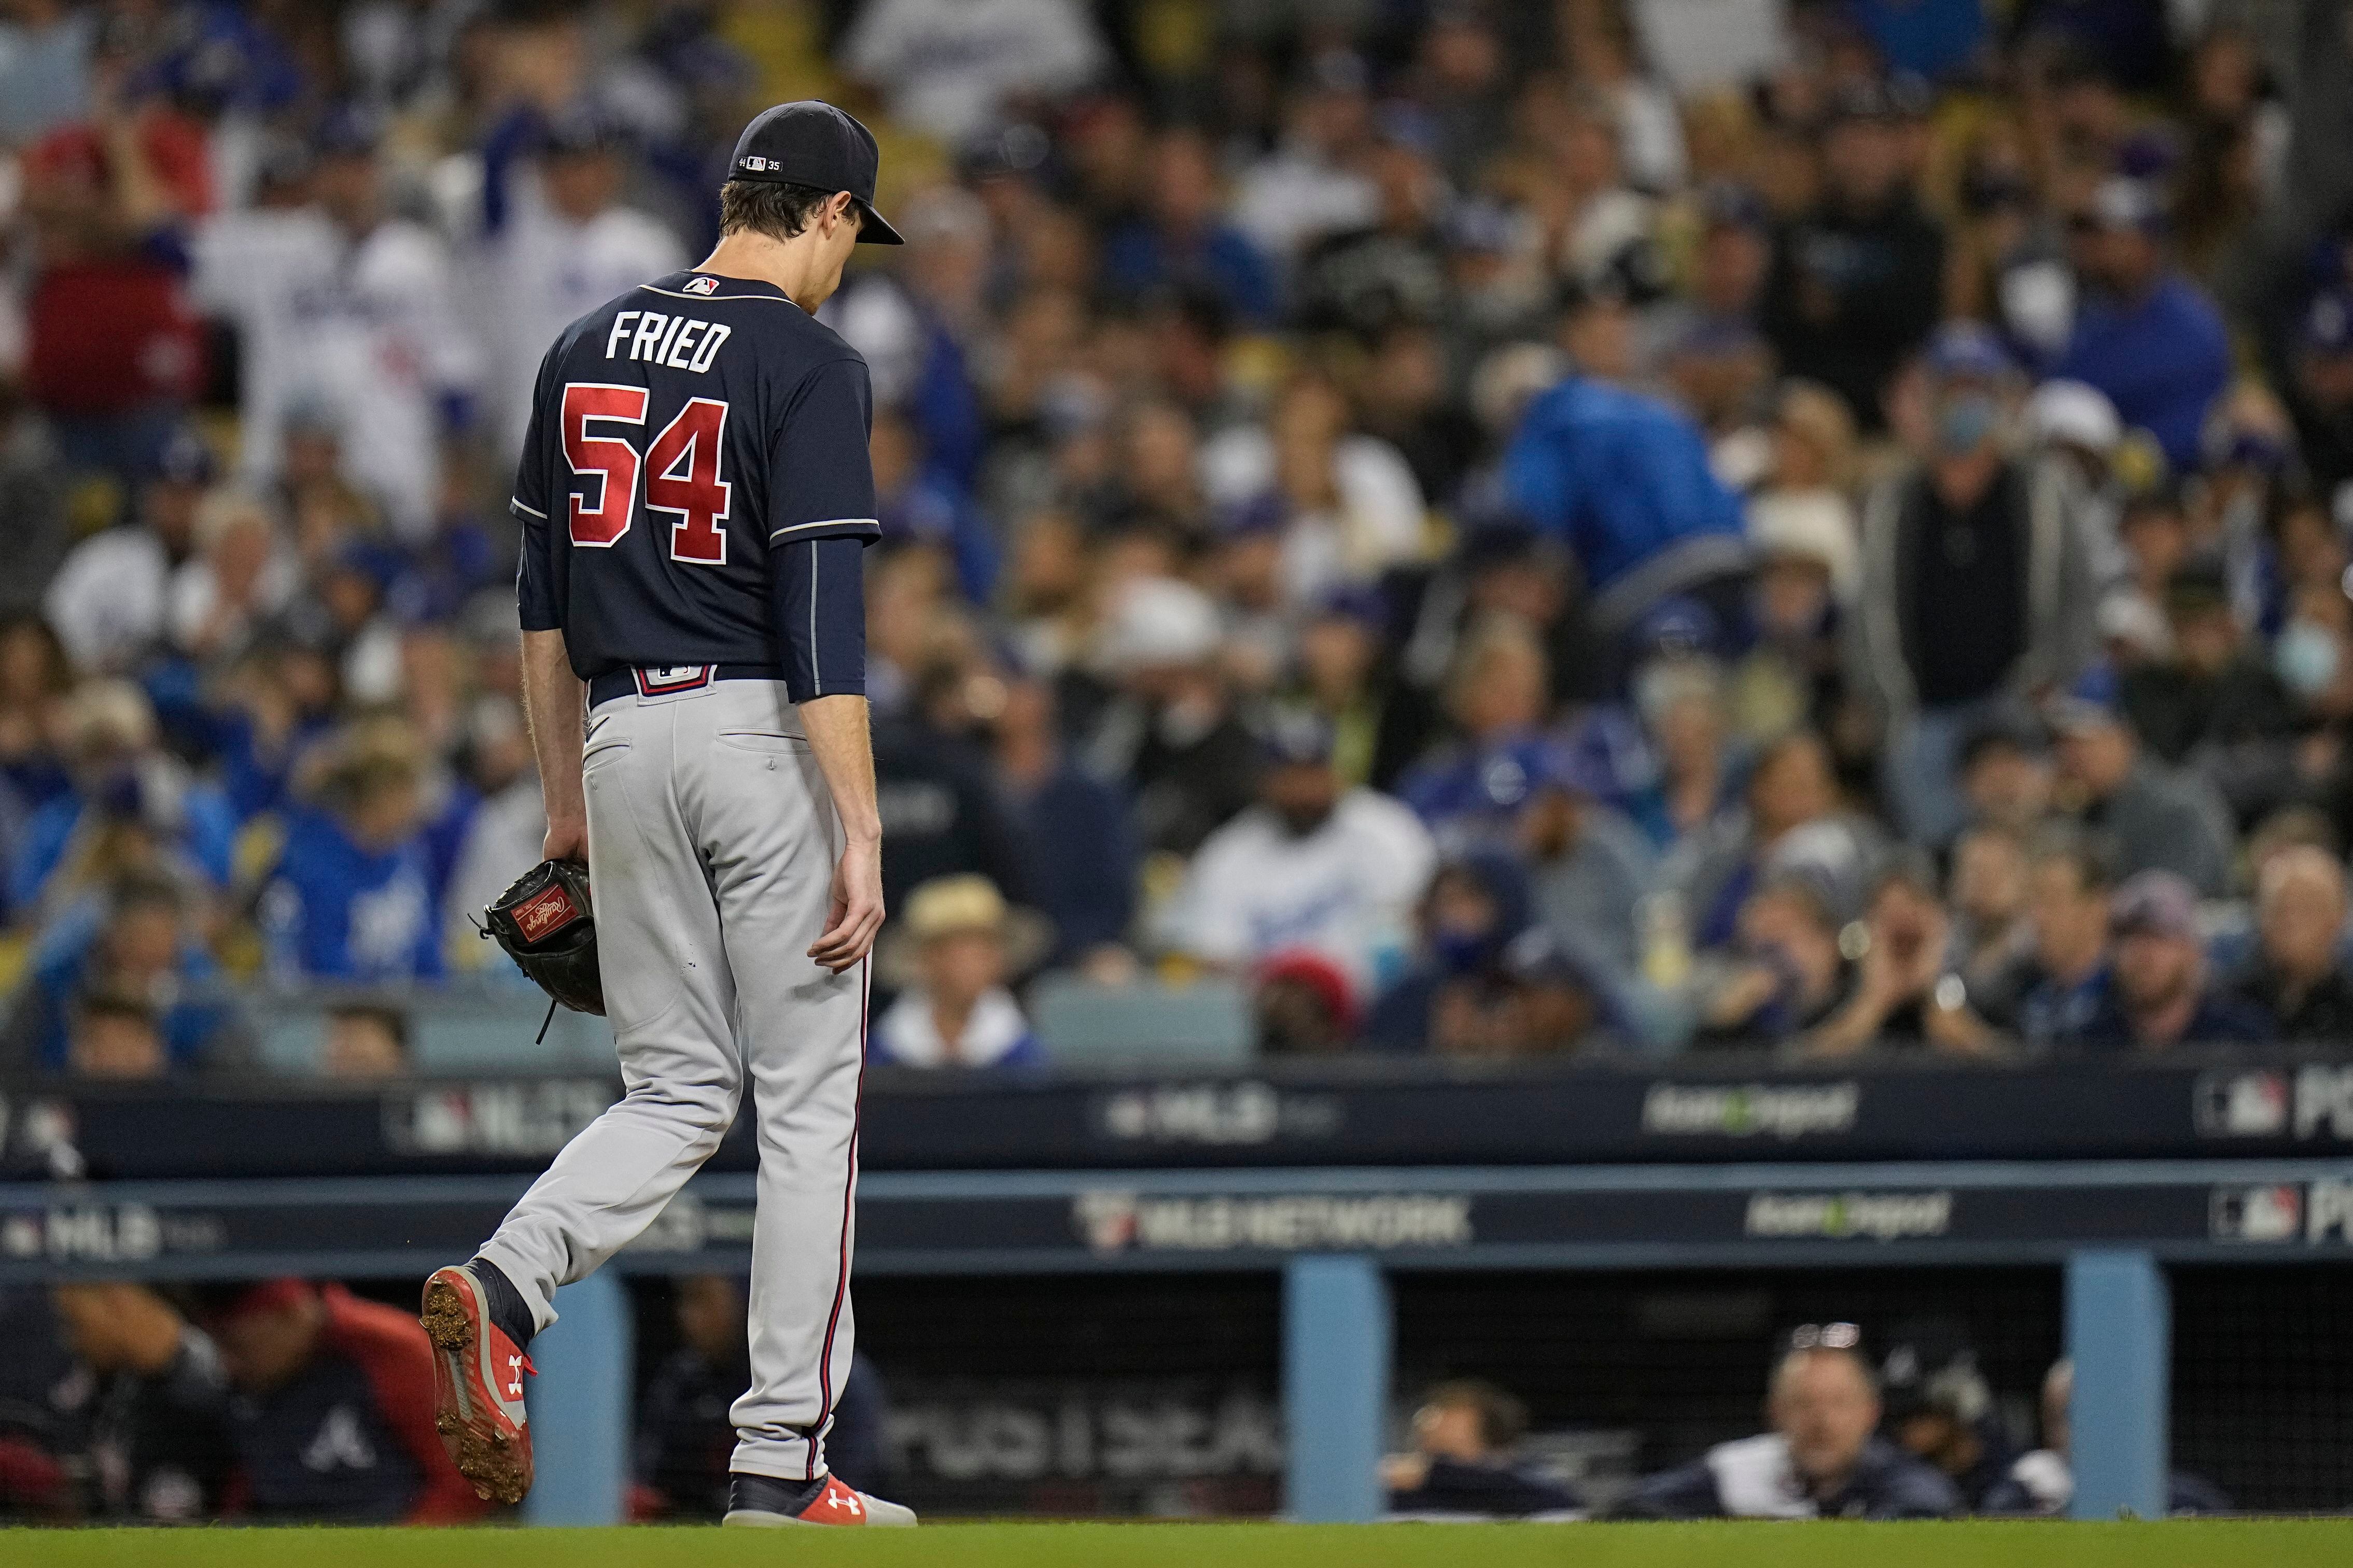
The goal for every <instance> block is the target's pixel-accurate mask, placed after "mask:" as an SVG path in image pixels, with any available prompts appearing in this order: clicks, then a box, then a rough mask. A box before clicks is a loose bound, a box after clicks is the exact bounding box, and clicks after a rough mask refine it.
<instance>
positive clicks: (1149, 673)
mask: <svg viewBox="0 0 2353 1568" xmlns="http://www.w3.org/2000/svg"><path fill="white" fill-rule="evenodd" d="M1218 645H1219V626H1218V612H1217V606H1216V605H1213V604H1212V603H1211V602H1210V601H1209V599H1208V596H1207V595H1204V594H1203V593H1201V591H1200V590H1199V589H1198V588H1195V587H1193V586H1191V585H1190V584H1185V583H1179V582H1176V581H1175V580H1174V579H1170V578H1165V577H1143V578H1139V579H1138V580H1136V581H1134V582H1133V583H1130V584H1128V585H1127V586H1126V587H1125V588H1124V590H1122V591H1121V592H1120V594H1119V595H1118V599H1117V602H1116V603H1115V604H1114V605H1113V607H1112V610H1111V615H1110V618H1109V620H1108V622H1107V623H1106V624H1105V626H1103V633H1102V636H1101V638H1100V639H1099V642H1098V645H1097V659H1098V661H1099V664H1100V667H1101V668H1102V669H1103V671H1104V672H1105V673H1106V674H1107V675H1108V676H1110V678H1111V679H1113V681H1114V682H1115V683H1116V685H1117V688H1118V693H1119V694H1118V696H1117V697H1116V698H1115V699H1114V700H1113V702H1112V703H1111V704H1110V705H1109V706H1108V707H1107V708H1106V709H1105V710H1104V711H1103V716H1102V718H1101V719H1100V720H1099V721H1098V722H1097V724H1096V725H1095V728H1094V731H1093V733H1092V735H1091V736H1089V737H1088V738H1087V740H1086V742H1085V743H1084V745H1083V747H1082V753H1081V763H1082V766H1085V767H1086V768H1087V769H1088V770H1089V771H1090V772H1092V773H1095V774H1096V775H1097V776H1098V777H1103V778H1118V777H1123V776H1124V777H1127V778H1130V779H1132V780H1134V784H1135V818H1136V826H1137V829H1138V831H1139V832H1140V833H1141V835H1142V837H1143V839H1144V844H1145V847H1146V848H1147V849H1149V850H1169V851H1173V852H1175V853H1176V854H1178V855H1189V854H1191V853H1192V852H1193V851H1194V850H1196V849H1198V848H1199V847H1200V845H1201V842H1202V840H1204V839H1206V838H1207V837H1208V836H1209V835H1210V833H1211V832H1213V831H1214V830H1215V829H1216V828H1217V827H1218V826H1219V824H1221V823H1223V822H1225V821H1226V820H1227V819H1228V818H1229V817H1230V816H1233V815H1234V814H1235V813H1236V812H1238V811H1240V810H1241V809H1242V808H1243V807H1244V806H1246V805H1249V804H1250V801H1251V799H1252V798H1253V796H1254V795H1255V793H1256V784H1257V764H1256V756H1257V742H1254V741H1252V740H1251V739H1250V733H1249V731H1247V730H1245V729H1244V728H1243V727H1242V724H1241V721H1240V719H1239V718H1238V717H1237V716H1236V715H1235V713H1234V710H1233V701H1232V697H1231V694H1230V693H1229V691H1228V690H1227V689H1226V684H1225V681H1224V679H1222V678H1221V676H1220V675H1219V670H1218V668H1217V662H1216V659H1217V653H1218ZM883 826H884V831H885V833H886V834H887V833H888V831H889V829H890V818H889V815H888V814H887V813H886V814H885V815H884V818H883Z"/></svg>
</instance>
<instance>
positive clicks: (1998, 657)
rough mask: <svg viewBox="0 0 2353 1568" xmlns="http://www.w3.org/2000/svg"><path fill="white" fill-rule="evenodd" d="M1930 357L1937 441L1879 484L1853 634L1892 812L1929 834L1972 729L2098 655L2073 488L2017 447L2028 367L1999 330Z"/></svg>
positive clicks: (1868, 522)
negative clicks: (2020, 388)
mask: <svg viewBox="0 0 2353 1568" xmlns="http://www.w3.org/2000/svg"><path fill="white" fill-rule="evenodd" d="M1926 375H1927V379H1928V389H1929V395H1930V397H1931V398H1932V399H1933V410H1932V416H1931V417H1932V423H1933V426H1934V435H1933V445H1932V448H1931V450H1930V451H1929V452H1928V453H1926V454H1925V455H1924V456H1923V458H1922V460H1921V462H1920V463H1919V465H1918V466H1917V467H1916V468H1912V469H1910V470H1908V471H1906V472H1905V474H1903V475H1902V476H1900V477H1898V478H1896V479H1891V480H1889V481H1888V482H1887V483H1886V484H1885V485H1883V486H1882V487H1881V488H1880V489H1879V490H1878V491H1877V492H1876V493H1875V494H1874V495H1873V499H1872V502H1871V506H1870V508H1869V510H1868V513H1867V515H1866V518H1865V520H1864V523H1863V574H1862V594H1861V602H1862V605H1864V606H1865V608H1864V612H1863V613H1862V615H1860V616H1857V617H1856V618H1855V636H1854V638H1853V641H1852V650H1853V657H1854V658H1855V661H1856V662H1855V667H1854V672H1853V677H1854V681H1855V684H1856V686H1857V688H1858V689H1861V690H1862V691H1864V692H1867V693H1869V694H1870V697H1871V699H1872V700H1873V704H1874V705H1875V706H1876V707H1877V709H1878V710H1879V712H1880V716H1881V721H1882V723H1883V730H1884V733H1885V735H1886V753H1885V759H1884V772H1885V786H1886V789H1887V792H1888V798H1889V802H1890V804H1891V805H1892V806H1893V807H1894V815H1895V817H1896V819H1897V822H1898V823H1899V825H1900V826H1902V827H1903V829H1904V833H1905V837H1908V838H1910V839H1911V840H1912V841H1913V842H1915V843H1917V844H1931V845H1933V844H1942V843H1944V842H1945V841H1946V840H1947V839H1948V838H1949V837H1951V836H1952V834H1953V833H1954V831H1955V830H1957V828H1958V827H1959V826H1960V825H1961V821H1962V803H1961V801H1960V799H1959V796H1958V795H1957V792H1956V791H1955V789H1954V787H1953V779H1954V774H1955V772H1956V766H1957V762H1958V758H1959V754H1960V746H1961V742H1962V740H1963V738H1964V737H1965V736H1966V735H1967V734H1968V732H1969V731H1970V729H1971V728H1972V727H1973V726H1975V725H1976V724H1978V722H1980V721H1982V720H1983V719H1984V718H1986V717H1987V715H1988V714H1989V712H1990V711H1991V710H1993V709H1994V708H1996V707H1997V706H1999V705H2000V704H2003V703H2005V702H2009V701H2014V700H2019V699H2021V698H2024V697H2028V696H2031V695H2032V694H2034V693H2036V692H2038V691H2041V690H2042V689H2046V688H2049V687H2051V686H2053V685H2063V684H2065V683H2066V682H2067V681H2069V680H2072V679H2074V677H2075V675H2076V673H2077V672H2078V671H2079V670H2081V669H2082V668H2083V667H2084V663H2085V661H2086V660H2087V659H2089V658H2091V656H2092V652H2093V644H2092V632H2093V613H2092V610H2093V593H2094V587H2095V584H2094V581H2093V577H2092V572H2091V559H2090V552H2089V541H2088V539H2087V537H2086V535H2085V532H2084V522H2083V520H2082V518H2081V516H2080V515H2079V506H2080V500H2079V497H2078V496H2077V494H2076V492H2075V491H2074V490H2073V489H2072V488H2071V487H2070V486H2069V485H2068V484H2067V482H2066V481H2065V479H2064V478H2063V474H2062V472H2061V470H2059V469H2058V468H2055V467H2054V466H2053V465H2052V463H2051V462H2049V461H2048V460H2042V461H2036V460H2032V459H2027V458H2012V457H2011V456H2010V451H2009V426H2010V423H2011V420H2012V417H2013V413H2014V409H2013V404H2014V401H2015V393H2016V390H2017V385H2018V378H2017V374H2016V370H2015V367H2014V366H2013V365H2012V363H2011V362H2010V356H2009V354H2008V353H2007V352H2006V351H2005V350H2004V349H2003V348H2002V346H2001V344H2000V342H1999V341H1998V340H1996V339H1995V338H1994V336H1993V335H1992V334H1991V333H1990V332H1989V331H1987V330H1986V329H1984V328H1983V327H1978V326H1975V325H1972V324H1968V323H1962V324H1957V325H1954V326H1949V327H1947V328H1945V329H1943V330H1942V331H1939V332H1938V333H1937V334H1936V339H1935V341H1934V342H1932V343H1931V344H1930V345H1929V349H1928V353H1927V355H1926Z"/></svg>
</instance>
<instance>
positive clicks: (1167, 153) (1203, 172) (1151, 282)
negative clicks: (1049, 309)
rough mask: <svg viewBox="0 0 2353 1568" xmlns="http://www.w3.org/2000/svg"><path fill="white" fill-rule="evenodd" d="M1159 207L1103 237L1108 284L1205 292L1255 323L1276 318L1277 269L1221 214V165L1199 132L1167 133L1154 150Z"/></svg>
mask: <svg viewBox="0 0 2353 1568" xmlns="http://www.w3.org/2000/svg"><path fill="white" fill-rule="evenodd" d="M1152 175H1153V177H1152V182H1151V195H1150V202H1151V210H1150V211H1149V213H1148V214H1147V215H1145V216H1142V217H1138V218H1135V219H1134V220H1132V221H1130V222H1128V223H1126V224H1124V225H1122V226H1120V227H1118V228H1115V229H1113V231H1112V232H1111V233H1110V234H1109V235H1108V236H1107V237H1105V238H1104V240H1103V282H1104V283H1105V284H1106V285H1107V286H1108V287H1109V288H1110V289H1111V290H1112V292H1113V293H1114V294H1120V295H1124V296H1127V297H1129V298H1142V297H1145V296H1147V295H1153V294H1158V293H1162V292H1166V291H1173V290H1180V289H1202V290H1204V291H1206V292H1208V294H1210V295H1211V296H1213V297H1214V298H1215V299H1216V300H1218V302H1219V304H1221V305H1223V306H1225V307H1226V308H1227V309H1228V310H1231V311H1233V312H1234V313H1235V314H1236V315H1238V316H1240V317H1241V318H1242V319H1243V320H1244V321H1250V322H1251V323H1252V324H1254V325H1263V324H1265V323H1267V322H1269V321H1272V320H1273V318H1274V313H1275V306H1276V303H1277V301H1276V298H1275V292H1276V291H1275V280H1274V272H1273V269H1272V268H1270V267H1269V266H1268V265H1267V260H1266V258H1265V257H1263V256H1261V254H1259V249H1258V247H1257V246H1256V245H1254V244H1252V243H1251V242H1250V237H1248V236H1246V235H1244V234H1243V233H1242V231H1241V230H1240V229H1238V228H1236V227H1234V226H1232V225H1231V224H1229V223H1227V222H1225V221H1224V220H1223V219H1222V218H1221V217H1220V216H1219V204H1218V187H1217V180H1218V171H1217V162H1216V159H1215V157H1214V156H1213V155H1212V153H1211V152H1210V150H1209V145H1208V142H1206V141H1204V140H1203V138H1202V136H1201V133H1200V132H1198V131H1187V130H1177V131H1170V132H1166V133H1165V134H1164V135H1163V136H1162V137H1161V138H1160V142H1159V144H1158V145H1157V146H1156V147H1155V148H1154V150H1153V157H1152Z"/></svg>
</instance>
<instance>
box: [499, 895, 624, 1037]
mask: <svg viewBox="0 0 2353 1568" xmlns="http://www.w3.org/2000/svg"><path fill="white" fill-rule="evenodd" d="M482 912H483V915H484V917H485V918H487V919H488V920H489V921H490V930H489V931H485V932H484V933H483V934H484V935H486V936H491V937H495V938H497V939H498V943H499V945H500V946H501V947H502V948H504V949H506V951H507V956H508V957H509V958H512V959H513V960H514V962H515V967H516V968H517V969H520V970H522V972H523V973H525V974H527V975H529V976H530V977H531V980H532V983H533V984H535V985H537V986H538V987H539V988H540V989H541V990H542V991H544V992H546V993H547V994H548V995H549V996H551V997H553V998H554V1000H555V1001H557V1002H561V1003H562V1004H564V1005H565V1006H566V1007H569V1008H571V1009H572V1010H573V1011H574V1012H575V1013H594V1014H596V1015H597V1016H599V1017H602V1016H604V1012H605V981H604V976H603V974H602V973H601V972H600V971H599V970H598V968H597V964H596V913H595V911H594V910H593V908H592V907H591V905H590V903H589V900H588V868H587V867H586V866H583V865H582V864H581V863H580V862H579V861H577V860H542V861H541V862H540V863H539V864H538V865H536V866H534V867H533V868H531V869H530V870H528V871H525V872H524V873H523V874H522V876H520V877H518V878H516V879H515V883H514V886H512V887H511V888H509V889H507V890H506V891H505V892H503V893H501V894H500V895H499V900H498V902H496V903H494V904H492V905H491V907H490V908H489V909H487V910H483V911H482ZM543 1032H544V1031H543Z"/></svg>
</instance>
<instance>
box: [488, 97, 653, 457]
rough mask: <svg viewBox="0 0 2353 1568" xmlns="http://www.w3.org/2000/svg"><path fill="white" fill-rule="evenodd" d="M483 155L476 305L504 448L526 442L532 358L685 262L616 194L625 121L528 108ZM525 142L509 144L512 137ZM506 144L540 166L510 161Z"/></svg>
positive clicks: (626, 142)
mask: <svg viewBox="0 0 2353 1568" xmlns="http://www.w3.org/2000/svg"><path fill="white" fill-rule="evenodd" d="M505 131H506V133H505V135H504V136H503V137H501V135H500V134H499V133H498V132H493V137H492V142H491V147H490V148H488V149H487V150H486V153H485V156H484V159H483V163H484V168H483V181H484V184H483V193H482V194H483V205H484V222H483V234H482V239H481V248H482V252H483V254H482V258H481V265H480V269H479V271H480V287H479V288H478V289H476V290H475V291H474V292H475V306H476V309H477V310H478V311H479V312H480V315H481V326H482V328H483V331H484V337H485V340H486V341H487V342H491V343H492V344H495V345H496V353H495V355H494V357H493V358H492V359H491V363H492V364H493V365H494V366H495V367H496V369H495V371H494V372H493V374H492V375H491V377H490V385H489V387H488V388H487V391H488V393H489V395H490V396H491V397H492V398H494V399H496V404H495V406H494V408H493V409H492V410H491V419H492V422H493V427H494V431H495V435H496V437H497V439H498V441H499V442H500V451H501V454H504V453H512V452H520V451H521V450H522V442H523V429H524V426H526V425H527V424H528V423H529V422H530V419H531V393H532V386H533V383H534V382H536V380H537V379H538V370H539V362H540V359H541V358H542V356H543V355H544V354H545V353H547V348H548V345H549V344H550V343H553V342H554V341H555V339H556V337H557V336H558V334H560V333H561V332H562V331H564V329H565V328H566V327H568V326H570V325H571V324H572V323H573V322H574V321H578V320H579V319H580V318H581V317H582V316H585V315H586V314H587V313H588V312H589V311H591V310H595V309H596V307H597V306H599V305H601V304H603V303H604V302H605V301H606V300H610V299H611V298H613V296H615V295H616V294H619V293H622V292H625V291H626V290H628V289H632V288H635V287H636V286H637V285H638V284H640V283H649V282H651V281H652V280H654V279H657V278H659V277H661V276H663V275H664V274H666V273H670V272H675V271H678V270H679V269H680V268H683V267H684V266H686V264H687V260H688V258H687V255H686V252H685V249H684V247H681V245H680V244H679V241H678V237H677V236H676V235H674V234H673V233H671V231H670V228H669V227H668V226H665V225H664V224H662V223H661V222H660V221H659V220H658V219H656V218H654V217H652V216H649V215H648V214H646V213H643V212H639V211H638V210H637V209H635V208H633V207H629V206H625V205H622V202H621V195H622V191H623V189H624V187H625V186H626V185H627V184H628V178H629V173H630V157H629V155H630V153H631V152H632V151H633V148H632V145H631V141H630V137H629V132H628V127H627V126H625V125H624V124H622V123H621V122H619V121H617V119H615V118H614V117H613V116H611V115H609V114H607V113H603V112H599V111H598V110H595V109H593V108H586V107H584V108H579V109H575V110H571V111H568V112H566V113H563V114H559V115H557V116H556V117H555V118H554V120H553V121H544V122H541V121H538V119H537V117H536V116H533V115H531V114H528V113H524V114H520V115H518V116H516V117H515V119H514V121H512V122H511V124H510V126H509V127H507V128H505ZM518 142H530V143H535V145H527V146H523V147H521V148H514V147H512V144H513V143H518ZM512 151H524V152H536V153H537V154H538V157H537V159H536V161H535V163H536V166H535V167H526V168H522V169H517V168H514V167H512V166H511V163H510V159H511V155H512Z"/></svg>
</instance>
